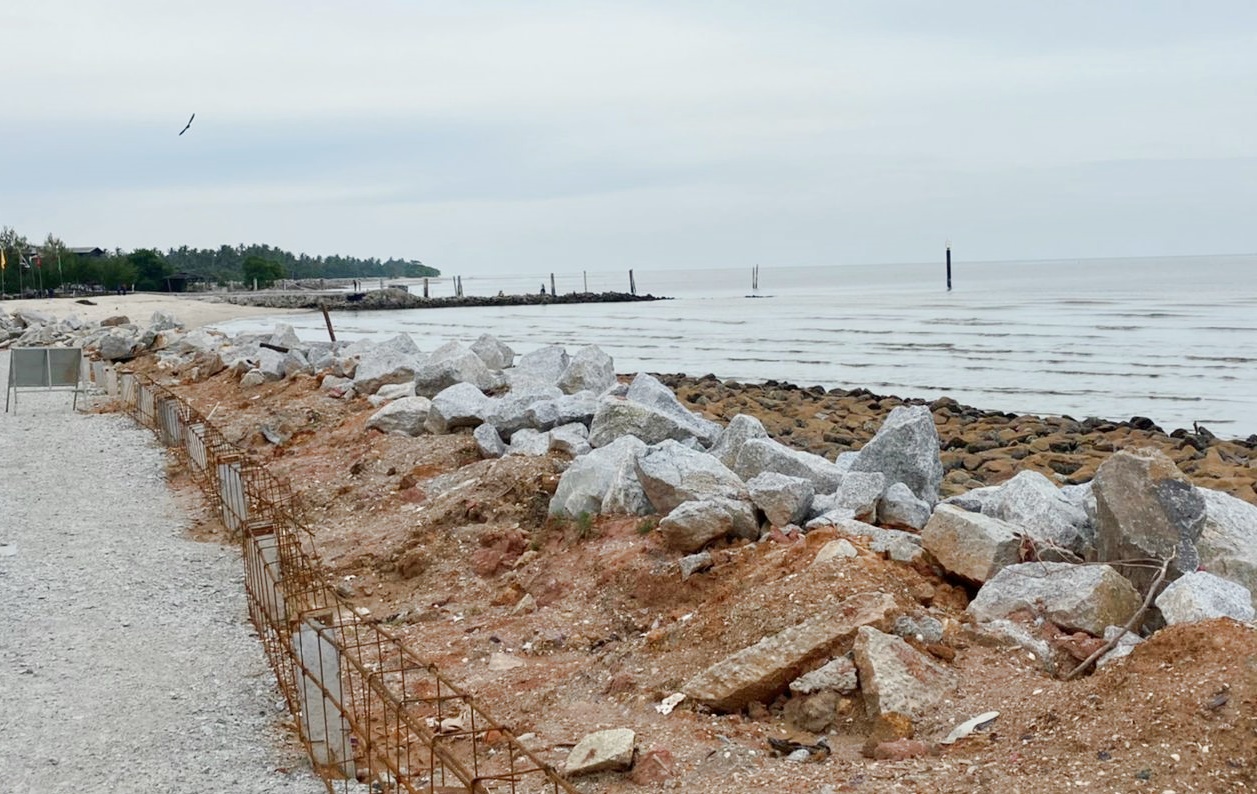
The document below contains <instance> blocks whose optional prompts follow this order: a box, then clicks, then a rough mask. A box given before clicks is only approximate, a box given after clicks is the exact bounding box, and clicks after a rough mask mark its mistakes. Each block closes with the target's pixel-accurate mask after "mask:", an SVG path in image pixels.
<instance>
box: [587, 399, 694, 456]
mask: <svg viewBox="0 0 1257 794" xmlns="http://www.w3.org/2000/svg"><path fill="white" fill-rule="evenodd" d="M623 436H636V437H637V438H639V439H641V440H642V441H644V442H646V443H647V444H658V443H659V442H661V441H666V440H668V439H672V440H674V441H687V440H692V439H694V438H695V436H694V430H693V428H692V426H691V425H690V424H689V423H687V422H684V421H682V420H680V419H679V418H678V417H676V416H674V415H672V414H669V413H666V412H664V411H662V410H660V409H658V408H654V407H652V406H649V405H642V404H641V403H635V402H633V401H632V400H628V399H625V398H621V397H612V396H607V397H603V398H602V399H600V400H599V401H598V407H597V410H596V411H595V413H594V417H593V419H592V420H591V421H590V424H589V443H590V445H591V446H593V447H594V448H598V447H602V446H606V445H607V444H610V443H611V442H612V441H614V440H616V439H617V438H621V437H623Z"/></svg>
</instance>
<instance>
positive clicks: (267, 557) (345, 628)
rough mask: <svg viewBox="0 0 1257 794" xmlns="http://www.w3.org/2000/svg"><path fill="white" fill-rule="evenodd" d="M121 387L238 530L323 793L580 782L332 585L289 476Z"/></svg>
mask: <svg viewBox="0 0 1257 794" xmlns="http://www.w3.org/2000/svg"><path fill="white" fill-rule="evenodd" d="M116 386H117V392H118V396H119V398H120V400H121V402H122V404H123V405H124V407H125V408H126V410H127V411H128V412H129V413H130V415H131V416H132V417H134V418H135V420H136V421H137V422H139V423H140V424H142V425H144V426H145V427H147V428H149V429H150V430H152V431H153V432H154V433H155V434H156V435H157V437H158V439H160V441H161V442H162V443H163V444H164V445H166V446H167V447H169V448H170V449H171V450H172V451H173V452H175V453H176V454H177V455H178V456H179V457H180V458H182V460H183V461H184V462H185V464H186V465H187V468H188V471H189V472H190V473H191V476H192V478H193V479H194V480H195V482H196V483H197V484H198V485H199V486H200V488H201V489H202V490H203V491H204V493H205V495H206V497H207V498H208V499H209V500H210V502H211V503H212V504H213V505H214V506H215V509H216V510H217V512H218V514H219V516H220V517H221V518H222V521H223V524H224V525H225V526H226V527H227V529H228V530H229V531H230V532H231V533H232V534H233V535H234V536H237V537H238V538H239V540H240V543H241V548H242V555H243V559H244V568H245V588H246V591H247V594H248V604H249V617H250V619H251V620H252V621H253V624H254V626H255V627H256V628H257V632H258V635H259V637H261V639H262V645H263V648H264V650H265V653H266V657H267V661H268V662H269V664H270V666H271V669H272V670H274V672H275V678H276V680H277V681H278V683H279V688H280V691H281V692H282V693H283V696H284V699H285V700H286V701H287V703H288V707H289V709H290V711H291V712H292V715H293V719H294V722H295V724H296V728H297V732H298V734H299V735H300V738H301V741H302V743H303V744H304V745H305V747H306V750H307V751H308V752H309V755H310V760H311V763H312V764H313V765H314V767H315V769H316V770H318V771H319V773H320V774H321V775H322V777H323V780H324V782H325V784H326V786H327V789H328V791H329V792H333V794H335V792H336V791H344V792H349V791H354V792H357V791H362V792H368V791H369V792H379V793H380V794H391V793H392V792H414V793H415V794H417V793H418V792H443V793H445V794H452V793H453V792H469V794H470V793H471V792H476V793H478V794H494V793H495V792H511V794H532V792H555V793H556V794H557V792H575V789H574V788H572V786H571V785H570V784H569V783H568V782H567V781H565V780H564V779H563V777H562V776H561V775H560V774H559V773H558V772H557V771H556V770H555V769H554V768H553V767H551V766H549V765H547V764H544V763H542V762H541V761H540V760H539V759H538V758H537V757H536V756H535V755H533V754H532V753H531V752H530V751H528V750H527V749H526V748H525V747H524V746H523V745H521V744H520V742H519V741H518V740H517V739H516V738H515V736H514V735H513V734H512V732H511V731H510V730H509V729H508V728H506V727H505V726H503V725H501V724H499V723H498V722H497V721H495V720H494V719H493V718H492V717H491V716H490V715H489V714H488V713H487V712H486V711H485V709H484V707H483V706H482V705H480V704H479V703H478V702H477V701H476V700H475V698H474V697H473V696H472V695H470V694H469V693H467V692H464V691H463V690H461V689H460V688H459V687H457V686H456V685H455V684H454V683H453V682H452V681H450V680H449V679H448V678H447V677H446V676H445V675H444V674H442V673H441V672H440V671H439V670H438V669H437V667H436V666H435V665H434V664H432V663H430V662H427V661H425V660H424V659H422V658H420V657H419V656H417V655H416V654H415V653H414V652H412V651H411V650H410V649H408V648H407V647H406V646H405V645H404V644H403V643H402V642H401V641H400V640H399V639H398V638H397V637H396V636H394V635H392V634H390V633H389V632H388V631H386V630H385V629H384V628H382V627H380V626H378V625H376V624H374V623H371V622H369V621H366V620H363V619H362V618H361V617H360V616H359V615H358V614H357V613H356V612H354V610H353V608H352V607H351V605H350V604H349V603H348V602H346V601H345V600H344V599H343V598H341V597H340V596H339V595H338V594H337V593H336V591H335V590H334V589H333V588H332V587H331V586H330V584H329V577H328V576H327V575H326V573H325V570H324V568H323V565H322V563H321V561H320V559H319V556H318V552H317V550H316V549H315V546H314V542H313V536H312V533H311V532H310V529H309V526H308V524H307V523H306V521H305V517H304V514H303V512H302V510H301V505H300V501H299V500H298V498H297V497H296V495H295V494H294V493H293V492H292V491H291V489H289V488H288V487H287V485H286V484H284V483H283V482H281V481H280V480H279V479H277V478H276V477H274V476H273V475H271V474H270V473H269V472H268V471H267V470H266V468H265V467H264V466H262V465H261V464H259V463H257V462H254V461H251V460H250V459H249V456H248V455H246V454H245V453H244V452H243V451H242V450H240V449H239V448H238V447H236V446H235V445H233V444H231V443H230V442H229V441H228V440H227V439H226V438H225V437H224V436H223V434H222V433H221V432H220V431H219V430H218V429H217V428H216V427H215V426H214V425H213V424H211V423H210V421H209V419H208V418H207V417H205V416H202V415H201V414H200V413H198V412H197V411H196V410H195V409H193V408H192V407H191V406H190V405H189V404H188V403H187V402H185V401H184V400H182V399H181V398H180V397H178V396H177V395H176V394H175V393H174V392H172V391H170V390H169V389H166V388H164V387H162V386H160V385H158V384H156V383H154V382H152V381H151V380H148V379H147V378H143V377H142V376H139V375H136V374H133V373H122V374H121V375H120V376H118V378H117V383H116Z"/></svg>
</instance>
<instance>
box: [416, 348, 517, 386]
mask: <svg viewBox="0 0 1257 794" xmlns="http://www.w3.org/2000/svg"><path fill="white" fill-rule="evenodd" d="M457 384H469V385H471V386H474V387H476V389H477V390H479V391H481V392H491V391H495V390H497V389H500V388H502V387H503V386H505V385H506V377H505V376H504V375H502V373H501V372H499V371H498V370H493V369H489V367H488V366H486V365H485V363H484V361H482V360H481V359H480V356H478V355H476V354H475V353H473V352H472V351H470V350H468V349H467V348H465V347H463V346H462V345H460V344H458V343H457V342H449V343H447V344H445V345H442V346H441V347H439V348H437V349H436V350H434V351H432V355H431V356H429V357H428V359H427V361H425V362H424V363H423V366H421V367H420V368H419V370H418V371H417V372H416V373H415V393H416V394H420V395H423V396H424V397H432V396H433V395H435V394H438V393H439V392H441V391H444V390H445V389H448V388H449V387H451V386H455V385H457Z"/></svg>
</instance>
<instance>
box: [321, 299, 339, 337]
mask: <svg viewBox="0 0 1257 794" xmlns="http://www.w3.org/2000/svg"><path fill="white" fill-rule="evenodd" d="M319 308H320V309H322V310H323V322H325V323H327V335H328V336H329V337H331V340H332V341H333V342H335V341H336V332H335V331H333V330H332V315H330V314H328V313H327V304H326V303H320V304H319Z"/></svg>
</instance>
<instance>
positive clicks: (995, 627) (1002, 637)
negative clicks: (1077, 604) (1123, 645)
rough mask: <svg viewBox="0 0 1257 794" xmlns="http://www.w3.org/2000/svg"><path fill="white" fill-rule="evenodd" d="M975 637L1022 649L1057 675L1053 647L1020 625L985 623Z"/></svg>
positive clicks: (1005, 621) (1008, 622) (987, 642)
mask: <svg viewBox="0 0 1257 794" xmlns="http://www.w3.org/2000/svg"><path fill="white" fill-rule="evenodd" d="M1106 631H1107V629H1106ZM974 637H975V639H977V640H978V641H979V642H981V643H983V644H986V645H989V644H991V643H995V644H997V645H1002V646H1012V647H1017V648H1021V649H1022V650H1023V651H1025V652H1026V653H1027V654H1029V655H1030V656H1031V658H1032V659H1033V660H1034V661H1035V662H1036V663H1038V665H1039V666H1040V667H1041V668H1042V669H1043V671H1044V672H1045V673H1048V674H1049V675H1056V673H1057V664H1056V657H1055V654H1053V653H1052V646H1051V645H1049V644H1048V642H1047V640H1045V639H1043V638H1042V637H1040V636H1038V635H1036V634H1034V633H1032V632H1031V631H1030V630H1029V629H1027V628H1026V627H1025V626H1023V625H1021V624H1020V623H1015V622H1013V621H1011V620H1005V619H1003V618H998V619H996V620H988V621H984V622H982V623H979V624H978V626H977V629H976V632H975V634H974Z"/></svg>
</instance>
